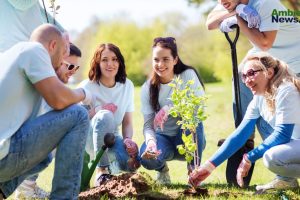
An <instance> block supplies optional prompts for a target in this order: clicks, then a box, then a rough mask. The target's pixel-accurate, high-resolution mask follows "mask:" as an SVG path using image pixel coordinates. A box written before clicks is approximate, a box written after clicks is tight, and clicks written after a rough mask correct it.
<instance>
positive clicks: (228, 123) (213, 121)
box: [10, 83, 300, 199]
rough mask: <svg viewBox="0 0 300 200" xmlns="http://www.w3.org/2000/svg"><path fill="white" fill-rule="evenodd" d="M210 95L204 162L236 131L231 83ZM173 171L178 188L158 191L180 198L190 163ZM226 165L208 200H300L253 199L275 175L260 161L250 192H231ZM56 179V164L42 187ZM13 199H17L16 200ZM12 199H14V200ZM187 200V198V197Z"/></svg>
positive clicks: (212, 181)
mask: <svg viewBox="0 0 300 200" xmlns="http://www.w3.org/2000/svg"><path fill="white" fill-rule="evenodd" d="M206 93H207V94H208V95H209V99H208V101H207V103H208V105H207V112H208V114H209V117H208V119H207V120H206V121H205V122H204V127H205V135H206V141H207V144H206V148H205V150H204V152H203V161H205V160H206V159H208V158H209V157H210V156H211V155H212V154H213V153H214V152H215V151H216V150H217V148H218V147H217V141H218V140H219V139H220V138H226V136H228V135H229V134H230V133H231V132H232V131H233V130H234V123H233V117H232V111H231V107H232V106H231V105H232V103H231V100H232V96H231V83H214V84H206ZM140 107H141V104H140V88H139V87H137V88H136V89H135V112H134V140H135V141H137V143H138V145H141V144H142V142H143V139H144V138H143V134H142V128H143V127H142V124H143V118H142V115H141V113H140ZM255 142H256V144H258V143H260V142H261V139H260V137H259V136H257V137H256V139H255ZM168 165H169V168H170V175H171V180H172V182H173V183H174V185H171V186H168V187H158V189H157V190H158V191H159V192H160V193H163V194H170V195H171V196H172V193H173V194H174V196H176V195H177V194H178V193H180V192H182V191H183V190H184V189H185V188H186V185H185V184H186V183H187V170H186V163H185V162H182V161H172V162H170V163H168ZM225 167H226V163H224V164H222V165H221V166H219V167H218V168H217V169H216V170H215V171H214V172H213V174H212V175H211V176H210V177H209V178H208V179H207V180H206V181H205V186H204V187H207V188H208V190H209V194H210V195H211V196H210V197H209V198H208V199H236V198H238V199H284V198H285V197H288V198H289V199H300V195H299V194H300V190H296V191H287V192H285V193H284V195H285V196H284V195H282V194H279V193H278V192H273V193H271V194H268V195H253V193H254V191H255V189H254V188H255V187H254V185H255V184H263V183H267V182H269V181H271V180H272V179H273V178H274V174H272V173H271V172H269V171H268V170H267V169H266V168H265V167H264V166H263V163H262V160H259V161H258V162H257V163H256V166H255V170H254V173H253V177H252V181H251V185H252V187H250V189H248V190H244V189H243V190H242V189H238V188H228V187H227V185H226V179H225ZM139 171H141V172H147V173H148V174H150V176H151V177H153V178H155V173H154V172H149V171H147V170H145V169H144V168H142V167H141V168H140V169H139ZM52 176H53V163H52V164H51V165H50V166H49V167H48V168H47V169H46V170H45V171H44V172H42V173H41V175H40V177H39V179H38V184H39V185H40V186H41V187H42V188H44V189H45V190H47V191H50V190H51V180H52ZM12 197H13V196H12ZM12 197H11V198H10V199H13V198H12ZM184 199H185V197H184ZM197 199H199V198H197Z"/></svg>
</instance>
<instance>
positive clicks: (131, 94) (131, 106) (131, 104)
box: [126, 79, 134, 112]
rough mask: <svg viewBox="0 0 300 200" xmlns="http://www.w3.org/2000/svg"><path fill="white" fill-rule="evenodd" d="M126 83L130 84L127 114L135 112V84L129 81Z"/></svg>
mask: <svg viewBox="0 0 300 200" xmlns="http://www.w3.org/2000/svg"><path fill="white" fill-rule="evenodd" d="M126 82H128V83H127V84H128V86H129V91H130V92H129V97H128V99H129V104H128V107H127V109H126V112H133V111H134V85H133V83H132V82H131V81H130V80H129V79H127V80H126Z"/></svg>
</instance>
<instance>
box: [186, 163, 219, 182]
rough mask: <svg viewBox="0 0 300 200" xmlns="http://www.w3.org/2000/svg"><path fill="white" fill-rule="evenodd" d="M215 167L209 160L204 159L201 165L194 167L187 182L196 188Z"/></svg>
mask: <svg viewBox="0 0 300 200" xmlns="http://www.w3.org/2000/svg"><path fill="white" fill-rule="evenodd" d="M215 168H216V167H215V166H214V164H213V163H212V162H210V161H206V162H205V163H204V164H203V165H201V166H200V167H198V168H196V169H194V171H193V172H192V173H190V175H189V183H190V184H191V185H192V186H193V187H194V188H196V187H197V186H198V185H200V183H201V182H202V181H204V180H205V179H206V178H207V177H208V176H209V175H210V174H211V172H212V171H213V170H214V169H215Z"/></svg>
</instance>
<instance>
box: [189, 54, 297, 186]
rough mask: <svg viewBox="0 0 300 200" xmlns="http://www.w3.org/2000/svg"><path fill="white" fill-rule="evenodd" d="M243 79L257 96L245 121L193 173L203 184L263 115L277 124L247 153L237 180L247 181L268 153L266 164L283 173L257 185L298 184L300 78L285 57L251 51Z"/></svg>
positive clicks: (192, 177) (194, 180)
mask: <svg viewBox="0 0 300 200" xmlns="http://www.w3.org/2000/svg"><path fill="white" fill-rule="evenodd" d="M243 66H244V68H243V74H242V80H243V82H244V83H245V84H246V86H247V87H248V88H249V89H250V90H251V91H252V93H253V95H254V97H253V99H252V101H251V103H250V104H249V106H248V108H247V112H246V114H245V117H244V119H243V121H242V123H241V124H240V125H239V127H238V128H237V129H236V130H235V131H234V132H233V133H232V134H231V135H230V136H229V137H228V138H227V139H226V140H225V142H224V144H223V145H222V146H221V147H220V148H219V149H218V151H217V152H216V153H215V154H214V155H213V156H212V157H211V158H210V159H209V160H208V161H207V162H205V163H204V165H202V166H201V167H200V168H199V169H196V170H194V171H193V173H191V174H190V183H191V184H192V185H194V186H197V185H198V184H199V183H200V182H201V181H203V180H204V179H206V178H207V177H208V176H209V175H210V174H211V172H212V171H213V170H214V169H215V168H216V167H217V166H219V165H220V164H221V163H222V162H224V161H225V160H226V159H227V158H229V157H230V156H231V155H232V154H233V153H234V152H235V151H237V150H238V149H239V148H240V147H241V146H242V145H243V144H244V143H245V142H246V140H247V139H248V138H249V137H250V136H251V134H252V133H253V131H254V128H255V123H256V120H257V119H258V118H259V117H262V118H263V119H264V120H265V121H266V122H267V123H268V124H269V125H270V126H271V127H272V128H273V132H272V133H270V134H269V135H268V136H267V137H266V138H264V141H263V143H262V144H261V145H259V146H258V147H256V148H255V149H253V150H252V151H250V152H248V153H247V154H244V157H243V160H242V162H241V163H240V165H239V168H238V170H237V182H238V184H239V185H240V186H241V187H243V186H244V181H243V177H245V176H246V175H247V173H248V171H249V169H250V167H251V165H252V163H254V162H255V161H256V160H257V159H259V158H261V157H263V160H264V164H265V165H266V167H267V168H268V169H269V170H271V171H272V172H274V173H275V174H277V177H276V178H275V179H274V180H273V181H272V182H270V183H268V184H266V185H262V186H257V187H256V189H257V190H263V191H264V190H267V189H286V188H295V187H298V182H297V179H296V178H298V177H300V157H299V154H300V148H299V145H300V140H299V139H300V117H299V116H300V93H299V91H300V80H299V78H297V76H296V75H295V74H293V73H292V72H291V71H289V70H288V66H287V65H286V64H285V63H283V62H282V61H279V60H277V59H276V58H274V57H272V56H270V55H269V54H267V53H259V54H254V55H250V56H248V57H246V59H245V61H244V65H243Z"/></svg>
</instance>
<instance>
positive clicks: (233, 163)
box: [218, 25, 254, 186]
mask: <svg viewBox="0 0 300 200" xmlns="http://www.w3.org/2000/svg"><path fill="white" fill-rule="evenodd" d="M230 28H235V29H236V31H235V37H234V39H233V40H232V39H231V38H230V36H229V34H228V33H227V32H225V37H226V39H227V41H228V42H229V44H230V48H231V60H232V74H233V84H234V97H235V105H234V106H235V108H236V116H235V118H236V120H235V127H236V128H237V127H238V126H239V125H240V123H241V121H242V119H243V118H242V109H241V97H240V85H239V72H238V62H237V53H236V43H237V41H238V38H239V34H240V29H239V27H238V25H233V26H231V27H230ZM220 143H222V142H221V141H219V143H218V145H220ZM220 146H221V145H220ZM253 148H254V141H253V140H248V141H247V142H246V144H245V145H244V146H243V147H242V148H240V149H239V150H238V151H237V152H236V153H235V154H233V155H232V156H231V157H230V158H228V161H227V167H226V180H227V183H228V184H229V185H235V186H238V184H237V180H236V174H237V169H238V167H239V164H240V162H241V161H242V159H243V155H244V154H245V153H247V152H249V151H251V150H252V149H253ZM253 169H254V163H253V164H252V166H251V169H250V170H249V173H248V175H247V176H246V177H245V178H244V185H245V186H249V183H250V180H251V177H252V173H253Z"/></svg>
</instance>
